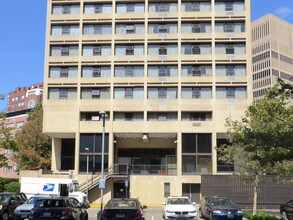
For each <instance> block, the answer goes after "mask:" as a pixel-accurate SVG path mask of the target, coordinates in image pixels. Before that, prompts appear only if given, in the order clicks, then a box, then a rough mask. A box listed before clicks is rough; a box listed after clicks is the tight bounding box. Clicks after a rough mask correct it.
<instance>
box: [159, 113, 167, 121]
mask: <svg viewBox="0 0 293 220" xmlns="http://www.w3.org/2000/svg"><path fill="white" fill-rule="evenodd" d="M158 120H159V121H167V114H166V113H159V115H158Z"/></svg>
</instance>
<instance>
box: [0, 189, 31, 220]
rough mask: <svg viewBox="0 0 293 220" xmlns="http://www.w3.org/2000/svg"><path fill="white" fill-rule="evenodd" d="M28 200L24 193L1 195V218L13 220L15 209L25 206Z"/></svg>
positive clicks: (5, 193)
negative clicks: (11, 219)
mask: <svg viewBox="0 0 293 220" xmlns="http://www.w3.org/2000/svg"><path fill="white" fill-rule="evenodd" d="M26 200H27V197H26V195H25V194H24V193H13V192H2V193H0V207H1V209H0V218H1V219H2V220H8V219H9V218H12V217H13V213H14V210H15V208H16V207H17V206H19V205H21V204H23V203H24V202H25V201H26Z"/></svg>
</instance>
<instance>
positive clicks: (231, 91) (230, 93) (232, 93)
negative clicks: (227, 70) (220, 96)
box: [226, 87, 235, 99]
mask: <svg viewBox="0 0 293 220" xmlns="http://www.w3.org/2000/svg"><path fill="white" fill-rule="evenodd" d="M226 92H227V93H226V98H227V99H234V98H235V89H234V88H229V87H228V88H227V90H226Z"/></svg>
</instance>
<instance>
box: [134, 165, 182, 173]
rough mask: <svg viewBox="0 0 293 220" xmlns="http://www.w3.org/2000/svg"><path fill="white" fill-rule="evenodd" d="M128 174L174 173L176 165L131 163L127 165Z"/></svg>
mask: <svg viewBox="0 0 293 220" xmlns="http://www.w3.org/2000/svg"><path fill="white" fill-rule="evenodd" d="M129 174H130V175H176V174H177V166H176V165H174V164H172V166H170V165H150V164H132V165H129Z"/></svg>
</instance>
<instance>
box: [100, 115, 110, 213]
mask: <svg viewBox="0 0 293 220" xmlns="http://www.w3.org/2000/svg"><path fill="white" fill-rule="evenodd" d="M99 114H100V120H101V118H102V120H103V134H102V159H101V179H100V189H101V211H102V210H103V195H104V189H105V182H106V181H105V178H104V156H105V119H106V117H108V115H107V114H106V112H104V111H100V112H99Z"/></svg>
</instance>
